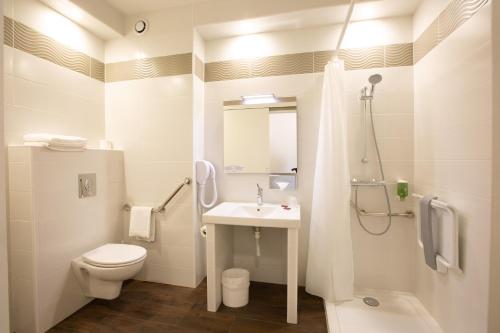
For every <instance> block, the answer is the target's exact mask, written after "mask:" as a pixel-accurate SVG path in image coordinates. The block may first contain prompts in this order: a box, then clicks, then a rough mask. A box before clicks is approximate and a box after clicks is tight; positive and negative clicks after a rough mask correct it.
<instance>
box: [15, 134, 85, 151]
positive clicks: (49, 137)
mask: <svg viewBox="0 0 500 333" xmlns="http://www.w3.org/2000/svg"><path fill="white" fill-rule="evenodd" d="M23 140H24V145H25V146H38V147H47V148H49V149H52V150H58V151H83V150H84V149H86V147H87V139H85V138H81V137H78V136H68V135H58V134H48V133H32V134H26V135H24V136H23Z"/></svg>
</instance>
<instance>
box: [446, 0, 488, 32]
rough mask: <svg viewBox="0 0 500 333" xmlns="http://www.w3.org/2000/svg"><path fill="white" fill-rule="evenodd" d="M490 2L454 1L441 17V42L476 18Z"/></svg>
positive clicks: (481, 0) (484, 0) (483, 0)
mask: <svg viewBox="0 0 500 333" xmlns="http://www.w3.org/2000/svg"><path fill="white" fill-rule="evenodd" d="M487 2H488V0H454V1H451V2H450V4H449V5H448V6H447V7H446V8H445V9H444V10H443V12H442V13H441V14H440V15H439V18H438V21H439V41H442V40H444V39H445V38H446V37H448V36H449V35H451V34H452V33H453V31H455V30H456V29H457V28H458V27H460V26H461V25H462V24H464V23H465V22H466V21H467V20H468V19H470V18H471V17H472V16H474V14H475V13H477V11H479V9H481V7H483V6H484V5H485V4H486V3H487Z"/></svg>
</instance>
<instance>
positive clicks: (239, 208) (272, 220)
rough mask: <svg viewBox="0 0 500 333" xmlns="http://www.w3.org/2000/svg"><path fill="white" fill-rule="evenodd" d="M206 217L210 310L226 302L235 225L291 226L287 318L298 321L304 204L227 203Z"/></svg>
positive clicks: (288, 229)
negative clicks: (224, 288)
mask: <svg viewBox="0 0 500 333" xmlns="http://www.w3.org/2000/svg"><path fill="white" fill-rule="evenodd" d="M202 220H203V223H204V224H206V225H207V310H208V311H212V312H215V311H217V309H218V308H219V306H220V304H221V302H222V281H221V276H222V272H223V271H224V270H225V269H227V268H230V267H232V265H233V234H232V229H233V226H250V227H251V226H253V227H270V228H284V229H287V231H286V232H287V265H286V266H287V279H286V281H287V314H286V321H287V322H288V323H291V324H296V323H297V318H298V316H297V290H298V289H297V286H298V269H299V268H298V257H299V228H300V207H294V208H288V209H286V208H284V207H282V206H280V205H275V204H262V205H257V204H256V203H249V202H223V203H221V204H220V205H218V206H216V207H214V208H212V209H210V210H209V211H208V212H206V213H205V214H203V217H202Z"/></svg>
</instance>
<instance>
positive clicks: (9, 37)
mask: <svg viewBox="0 0 500 333" xmlns="http://www.w3.org/2000/svg"><path fill="white" fill-rule="evenodd" d="M3 43H4V44H5V45H7V46H10V47H13V46H14V21H13V20H12V19H11V18H10V17H7V16H4V18H3Z"/></svg>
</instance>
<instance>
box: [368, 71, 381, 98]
mask: <svg viewBox="0 0 500 333" xmlns="http://www.w3.org/2000/svg"><path fill="white" fill-rule="evenodd" d="M381 81H382V75H380V74H373V75H371V76H370V77H369V78H368V82H370V83H371V84H372V89H371V91H370V95H371V96H373V93H374V92H375V85H376V84H377V83H380V82H381Z"/></svg>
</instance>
